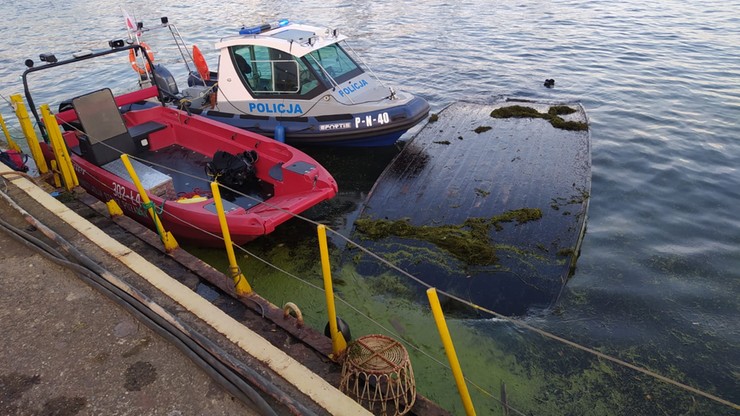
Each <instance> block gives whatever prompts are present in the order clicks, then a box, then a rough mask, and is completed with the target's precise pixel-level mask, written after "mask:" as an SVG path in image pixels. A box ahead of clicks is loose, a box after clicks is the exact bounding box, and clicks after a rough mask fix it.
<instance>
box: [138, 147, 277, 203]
mask: <svg viewBox="0 0 740 416" xmlns="http://www.w3.org/2000/svg"><path fill="white" fill-rule="evenodd" d="M136 157H137V158H138V159H140V160H141V161H143V162H145V163H147V164H148V165H149V166H151V167H153V168H154V169H156V170H158V171H160V172H162V173H164V174H166V175H168V176H170V177H171V178H172V183H173V186H174V188H175V192H176V193H177V194H178V195H187V194H192V193H199V194H201V195H203V194H210V181H211V179H210V178H209V177H208V175H207V174H206V170H205V169H206V163H208V162H210V161H211V157H210V156H206V155H203V154H201V153H198V152H196V151H193V150H190V149H188V148H186V147H183V146H180V145H178V144H172V145H170V146H167V147H164V148H162V149H159V150H155V151H146V152H141V153H139V154H137V155H136ZM165 166H166V168H165ZM241 191H244V190H241ZM221 192H222V196H223V198H224V199H225V200H227V201H229V202H232V203H234V204H236V205H238V206H240V207H243V208H245V209H248V208H251V207H252V206H255V205H257V204H258V203H259V202H262V201H265V200H266V199H267V198H269V196H270V195H268V194H267V193H266V192H265V190H264V189H261V188H259V187H257V186H255V187H253V188H250V189H248V190H247V192H244V193H245V194H246V195H248V197H244V196H239V195H236V194H234V193H233V192H230V191H228V190H226V189H223V190H222V191H221Z"/></svg>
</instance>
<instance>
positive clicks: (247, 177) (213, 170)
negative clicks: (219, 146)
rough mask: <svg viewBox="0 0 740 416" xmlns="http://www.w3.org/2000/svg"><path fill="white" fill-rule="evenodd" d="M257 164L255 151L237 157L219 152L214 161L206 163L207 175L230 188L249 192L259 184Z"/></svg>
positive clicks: (214, 156)
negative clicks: (256, 171) (256, 170)
mask: <svg viewBox="0 0 740 416" xmlns="http://www.w3.org/2000/svg"><path fill="white" fill-rule="evenodd" d="M256 162H257V152H255V151H254V150H249V151H246V152H242V153H239V154H236V155H234V154H231V153H229V152H224V151H222V150H218V151H216V153H215V154H214V155H213V160H211V161H210V162H208V163H206V174H207V175H208V176H210V177H211V178H213V179H215V180H217V181H219V182H220V183H222V184H224V185H226V186H228V187H229V188H232V189H234V190H236V191H239V192H248V191H249V189H250V188H251V187H252V186H254V185H255V184H256V183H257V175H256V173H255V163H256Z"/></svg>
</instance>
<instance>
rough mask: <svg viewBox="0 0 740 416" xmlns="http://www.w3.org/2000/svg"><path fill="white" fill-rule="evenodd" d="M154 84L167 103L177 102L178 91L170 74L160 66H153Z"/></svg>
mask: <svg viewBox="0 0 740 416" xmlns="http://www.w3.org/2000/svg"><path fill="white" fill-rule="evenodd" d="M152 72H154V83H155V84H156V85H157V88H159V90H160V91H162V93H163V94H164V96H165V99H166V100H167V101H177V100H178V99H179V98H178V94H179V93H180V91H179V90H178V89H177V83H176V82H175V77H174V76H173V75H172V73H171V72H170V71H169V70H168V69H167V68H165V67H164V65H162V64H156V65H154V70H153V71H152Z"/></svg>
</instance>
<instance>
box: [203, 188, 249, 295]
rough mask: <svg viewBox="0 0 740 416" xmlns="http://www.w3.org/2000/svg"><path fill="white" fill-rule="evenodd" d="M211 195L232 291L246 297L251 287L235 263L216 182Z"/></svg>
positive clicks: (227, 225)
mask: <svg viewBox="0 0 740 416" xmlns="http://www.w3.org/2000/svg"><path fill="white" fill-rule="evenodd" d="M211 193H212V194H213V203H214V204H215V205H216V212H217V213H218V222H219V224H221V233H222V234H223V236H224V245H225V246H226V255H227V256H228V258H229V270H230V271H231V278H232V279H234V289H235V290H236V294H237V295H239V296H243V295H248V294H250V293H252V287H251V286H249V282H247V278H246V277H244V274H242V272H241V270H239V264H237V262H236V256H235V255H234V246H233V245H232V243H231V234H230V233H229V224H227V223H226V214H224V203H223V201H221V192H220V191H219V189H218V182H216V181H214V182H211Z"/></svg>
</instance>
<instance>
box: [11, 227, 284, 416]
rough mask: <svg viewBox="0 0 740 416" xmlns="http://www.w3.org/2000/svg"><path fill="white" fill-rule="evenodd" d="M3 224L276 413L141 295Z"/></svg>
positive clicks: (235, 391) (247, 398)
mask: <svg viewBox="0 0 740 416" xmlns="http://www.w3.org/2000/svg"><path fill="white" fill-rule="evenodd" d="M0 226H2V228H3V229H4V230H5V231H6V232H7V233H8V234H9V235H10V236H11V237H13V238H14V239H16V240H17V241H19V242H21V243H22V244H24V245H26V246H27V247H30V248H33V249H34V250H36V251H37V252H39V253H40V254H41V255H43V256H44V257H46V258H48V259H49V260H51V261H53V262H54V263H57V264H60V265H62V266H65V267H68V268H70V269H73V270H74V271H75V272H77V273H78V274H79V275H80V276H81V277H82V278H83V280H85V282H86V283H88V284H89V285H90V286H92V287H93V288H95V289H98V290H99V291H100V292H101V293H103V294H105V295H106V296H107V297H108V298H110V299H111V300H112V301H114V302H116V303H117V304H119V305H120V306H121V307H123V308H124V309H125V310H127V311H128V312H129V313H131V314H132V315H134V316H135V317H136V318H138V319H140V320H141V321H142V322H144V324H145V325H147V326H148V327H149V328H150V329H152V330H153V331H154V332H156V333H158V334H159V335H161V336H162V337H163V338H164V339H166V340H168V341H170V342H171V343H172V344H174V345H175V346H176V347H177V348H179V349H180V350H181V351H182V352H183V353H184V354H185V355H186V356H187V357H188V358H190V359H191V360H192V361H193V362H194V363H195V364H196V365H198V366H199V367H201V368H202V369H203V371H204V372H206V373H207V374H208V375H209V376H211V377H212V378H213V379H214V380H216V381H217V382H218V383H219V384H221V385H222V386H223V387H224V388H225V389H226V390H227V391H229V393H231V394H232V395H233V396H234V397H236V398H237V399H239V400H241V401H242V402H245V403H250V402H251V403H253V404H254V405H255V406H257V407H258V410H259V411H260V412H261V414H263V415H276V413H275V411H274V410H273V409H272V408H271V407H270V406H269V404H267V402H265V400H264V399H263V398H262V397H261V396H260V395H259V394H258V393H257V392H256V391H255V390H254V389H253V388H252V387H251V386H249V385H248V384H247V383H246V382H245V381H244V380H243V379H241V378H239V377H238V375H237V374H235V373H234V372H233V371H232V370H231V369H229V368H228V367H226V366H225V365H224V364H223V363H222V362H220V361H218V360H217V359H216V358H215V357H214V356H213V355H212V354H210V353H209V352H208V351H207V350H206V349H205V348H203V347H201V346H199V345H197V344H196V343H195V342H193V340H191V339H189V338H188V336H187V335H186V334H184V333H183V332H182V331H180V330H178V329H177V328H176V327H175V326H174V325H172V324H171V323H169V322H167V321H166V320H165V319H163V318H162V317H161V316H159V315H157V314H156V313H154V312H153V311H152V310H151V309H149V308H148V307H146V305H144V304H143V303H141V302H140V301H139V300H138V299H136V298H134V297H133V296H131V295H130V294H128V293H126V292H125V291H123V290H121V289H120V288H118V287H116V286H115V285H113V284H111V283H110V282H108V281H106V280H105V279H103V278H102V277H101V276H99V275H98V274H96V273H94V272H93V271H91V270H90V269H88V268H85V267H83V266H80V265H79V264H75V263H72V262H70V261H69V260H67V259H66V258H64V256H63V255H61V253H60V252H59V251H57V250H55V249H54V248H52V247H51V246H49V245H48V244H46V243H44V242H42V241H41V240H39V239H37V238H36V237H34V236H31V235H30V234H28V233H26V232H24V231H22V230H20V229H18V228H16V227H14V226H12V225H10V224H9V223H7V222H5V221H4V220H2V219H0ZM96 266H97V264H96ZM98 267H99V266H98Z"/></svg>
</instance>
